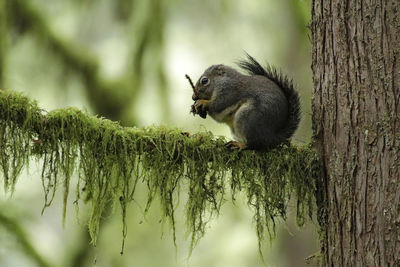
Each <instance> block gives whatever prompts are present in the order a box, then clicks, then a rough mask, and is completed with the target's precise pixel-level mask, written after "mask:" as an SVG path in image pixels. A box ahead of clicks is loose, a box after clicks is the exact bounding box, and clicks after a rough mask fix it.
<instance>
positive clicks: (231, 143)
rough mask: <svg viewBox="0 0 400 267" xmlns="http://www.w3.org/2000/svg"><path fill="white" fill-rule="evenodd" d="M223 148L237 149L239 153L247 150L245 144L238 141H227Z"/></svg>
mask: <svg viewBox="0 0 400 267" xmlns="http://www.w3.org/2000/svg"><path fill="white" fill-rule="evenodd" d="M225 146H226V147H228V148H230V149H239V151H242V150H246V149H248V147H247V146H246V144H244V143H242V142H238V141H229V142H228V143H226V144H225Z"/></svg>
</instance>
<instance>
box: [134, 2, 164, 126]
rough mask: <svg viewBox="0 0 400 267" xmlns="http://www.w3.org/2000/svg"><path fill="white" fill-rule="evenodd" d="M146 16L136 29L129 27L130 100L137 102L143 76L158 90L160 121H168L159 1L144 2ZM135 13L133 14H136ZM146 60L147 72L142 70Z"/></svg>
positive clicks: (162, 25)
mask: <svg viewBox="0 0 400 267" xmlns="http://www.w3.org/2000/svg"><path fill="white" fill-rule="evenodd" d="M147 3H148V4H147V6H145V7H144V8H145V9H146V11H145V12H146V16H145V17H144V18H143V20H144V21H143V22H142V23H140V24H139V27H140V29H137V30H134V29H135V27H138V25H136V24H135V25H132V28H129V29H128V30H130V34H131V36H132V43H133V44H134V49H133V50H132V52H131V54H132V61H131V62H132V66H131V71H130V77H131V81H132V85H133V88H135V90H134V91H135V96H134V99H137V98H138V97H137V96H138V94H139V93H140V90H142V89H143V81H144V78H145V77H149V76H150V77H152V79H151V80H152V81H156V84H155V85H156V86H157V89H158V90H157V91H158V99H159V100H160V101H158V103H160V105H161V109H162V114H163V119H164V120H167V119H168V114H169V108H168V87H167V79H166V74H165V67H164V28H165V8H164V6H163V3H162V1H161V0H150V1H148V2H147ZM138 12H139V11H136V13H138ZM146 56H147V57H148V62H149V63H148V65H150V67H148V68H146V69H147V70H148V72H147V73H146V72H145V71H143V69H144V67H145V65H146Z"/></svg>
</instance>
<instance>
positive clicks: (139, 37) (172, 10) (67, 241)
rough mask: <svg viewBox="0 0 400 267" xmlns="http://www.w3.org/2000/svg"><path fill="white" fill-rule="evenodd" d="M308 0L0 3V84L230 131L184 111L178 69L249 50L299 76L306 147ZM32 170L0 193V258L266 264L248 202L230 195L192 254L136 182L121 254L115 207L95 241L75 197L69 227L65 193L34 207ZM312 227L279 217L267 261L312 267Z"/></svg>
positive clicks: (191, 69) (26, 262)
mask: <svg viewBox="0 0 400 267" xmlns="http://www.w3.org/2000/svg"><path fill="white" fill-rule="evenodd" d="M310 2H311V0H281V1H274V0H264V1H245V0H205V1H195V0H187V1H183V0H169V1H166V0H164V1H162V0H148V1H138V0H97V1H94V0H52V1H45V0H0V38H1V39H0V88H2V89H4V88H6V89H9V90H15V91H21V92H24V93H25V94H26V95H28V96H29V97H31V98H32V99H36V100H37V101H38V102H39V105H40V106H41V107H43V108H44V109H46V110H51V109H55V108H62V107H67V106H75V107H78V108H81V109H85V110H87V111H88V112H89V113H91V114H99V115H100V116H104V117H107V118H110V119H112V120H118V121H120V122H121V123H122V124H123V125H126V126H139V127H140V126H147V125H153V124H154V125H169V126H174V127H180V128H182V129H184V130H185V131H189V132H191V133H192V132H197V131H204V130H209V131H212V132H213V133H214V134H215V135H224V136H227V137H228V138H229V137H230V133H229V129H228V127H227V126H225V125H220V124H217V123H216V122H214V121H212V120H211V119H210V118H207V119H206V120H203V119H201V118H199V116H196V117H193V116H192V115H190V114H189V110H190V105H191V104H192V100H191V94H192V91H191V88H190V86H189V83H188V82H187V80H186V79H185V78H184V75H185V73H187V74H189V75H190V76H191V77H192V78H193V79H194V80H197V79H198V77H199V76H200V75H201V73H202V72H203V71H204V69H206V68H207V67H208V66H209V65H212V64H218V63H223V64H227V65H231V66H234V62H237V61H238V60H239V59H241V58H244V56H245V53H244V51H246V52H248V53H249V54H251V55H252V56H254V57H255V58H256V59H258V60H259V61H260V62H268V63H270V64H272V65H275V66H277V67H279V68H281V69H282V70H283V71H284V72H285V73H288V74H289V75H290V76H291V77H293V79H294V80H295V84H297V88H298V89H299V92H300V96H301V101H302V109H303V116H302V123H301V125H300V128H299V130H298V131H297V133H296V135H295V137H294V138H293V141H294V142H296V143H300V144H304V143H307V142H308V141H309V140H310V136H311V122H310V121H311V115H310V109H311V108H310V107H311V88H312V77H311V69H310V65H311V53H310V41H309V34H310V33H309V30H308V27H307V24H308V22H309V20H310V12H311V7H310V5H311V3H310ZM37 166H38V165H37V164H36V163H35V162H32V164H31V166H30V168H29V170H27V172H25V173H24V174H23V175H22V176H21V178H20V180H19V182H18V184H17V187H16V191H15V192H14V193H13V194H11V193H10V192H4V191H2V192H1V193H0V266H18V267H23V266H60V267H61V266H137V267H148V266H149V267H152V266H165V267H168V266H176V267H180V266H192V267H200V266H209V267H213V266H217V267H219V266H221V267H224V266H229V267H236V266H237V267H241V266H264V265H263V263H262V260H261V258H260V257H259V254H258V248H257V238H256V233H255V230H254V225H253V222H252V212H251V210H250V209H249V208H248V207H247V205H246V203H245V200H244V199H240V198H239V199H238V200H237V201H236V202H235V204H232V203H231V201H230V198H229V197H228V196H227V201H226V203H225V205H224V207H223V209H222V213H221V215H220V216H219V217H218V218H214V219H213V220H212V221H211V222H210V223H209V229H208V232H207V233H206V235H205V236H204V238H203V239H202V240H200V243H199V245H198V246H197V247H196V248H195V250H194V251H193V254H192V255H191V256H190V257H188V253H189V251H188V248H189V241H188V240H186V236H187V233H186V227H185V218H184V217H183V216H177V218H178V222H177V228H178V233H177V238H178V242H177V248H175V247H174V245H173V241H172V237H171V230H170V228H169V227H168V226H167V225H165V226H162V225H160V223H159V220H160V216H161V215H160V212H159V209H157V207H156V205H155V206H154V207H152V209H151V210H150V212H149V213H148V214H147V215H146V216H145V217H144V216H143V203H144V202H145V201H144V200H145V197H146V190H145V187H144V186H142V189H143V190H137V192H139V191H140V192H139V193H138V195H137V197H136V199H137V203H135V204H134V205H131V206H130V207H129V210H128V227H129V228H128V236H127V239H126V244H125V253H124V255H123V256H121V255H120V250H121V240H122V235H121V227H122V223H121V211H120V209H119V207H115V208H114V207H112V206H111V205H110V208H109V209H108V214H105V215H104V219H103V222H102V226H101V230H100V236H99V240H98V243H97V246H96V247H94V246H92V245H91V244H90V239H89V237H88V234H87V228H86V223H87V207H85V205H84V204H82V203H81V204H80V205H79V206H76V205H74V204H73V197H71V200H70V203H68V205H69V206H68V215H67V220H66V224H65V227H64V228H63V227H62V208H61V205H62V196H61V194H59V195H58V196H56V200H55V203H53V205H52V206H51V207H50V208H48V209H47V210H46V211H45V212H44V214H43V215H41V210H42V205H43V192H42V190H43V189H42V185H41V182H40V178H39V176H40V173H39V172H40V170H39V168H37ZM75 180H76V179H75ZM183 195H185V194H182V196H183ZM183 206H184V197H182V198H181V207H183ZM294 212H295V211H294V210H293V211H292V213H294ZM178 214H179V211H178ZM181 214H183V213H182V212H181ZM314 224H315V223H313V222H308V224H307V225H306V226H305V227H304V228H302V229H298V227H297V226H296V225H295V222H294V216H292V215H290V216H289V219H288V221H287V222H281V223H280V224H279V227H278V229H277V236H276V239H275V240H274V241H273V242H271V243H269V242H268V241H266V243H265V244H264V246H263V253H264V258H265V263H266V265H267V266H276V267H280V266H282V267H283V266H285V267H286V266H293V267H301V266H316V264H317V262H316V260H315V257H311V258H313V259H311V260H310V261H309V262H308V263H309V264H307V262H306V260H305V258H307V257H308V256H310V255H314V254H315V253H316V252H317V251H318V237H317V234H316V226H315V225H314Z"/></svg>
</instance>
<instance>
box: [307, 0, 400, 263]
mask: <svg viewBox="0 0 400 267" xmlns="http://www.w3.org/2000/svg"><path fill="white" fill-rule="evenodd" d="M312 16H313V18H312V24H311V28H312V43H313V62H312V68H313V74H314V99H313V114H314V117H313V130H314V134H315V137H316V139H317V144H318V148H319V149H320V152H321V155H322V157H323V163H324V169H325V174H326V175H325V178H324V179H325V180H324V186H323V187H324V188H323V189H324V194H325V198H326V199H325V201H324V203H325V207H324V208H325V213H324V216H323V217H322V220H321V226H322V254H323V258H324V266H400V152H399V151H400V116H399V114H400V104H399V102H400V92H399V90H400V89H399V87H400V1H399V0H382V1H370V0H367V1H365V0H354V1H347V0H314V1H313V6H312Z"/></svg>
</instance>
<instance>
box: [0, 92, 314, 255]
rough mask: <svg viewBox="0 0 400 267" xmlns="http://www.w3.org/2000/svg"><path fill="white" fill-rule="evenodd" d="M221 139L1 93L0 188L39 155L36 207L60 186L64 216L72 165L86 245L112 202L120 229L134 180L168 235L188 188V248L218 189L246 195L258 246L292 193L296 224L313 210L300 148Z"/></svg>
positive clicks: (310, 166) (308, 161) (307, 155)
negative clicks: (123, 122) (45, 106)
mask: <svg viewBox="0 0 400 267" xmlns="http://www.w3.org/2000/svg"><path fill="white" fill-rule="evenodd" d="M225 143H226V140H225V139H224V138H222V137H215V136H213V135H212V134H211V133H209V132H205V133H198V134H193V135H191V136H187V135H185V134H182V131H181V130H179V129H175V128H166V127H161V126H160V127H155V126H153V127H147V128H127V127H121V126H120V125H119V124H118V123H116V122H112V121H109V120H107V119H104V118H99V117H95V116H90V115H88V114H86V113H85V112H82V111H80V110H77V109H74V108H67V109H58V110H54V111H51V112H49V113H47V112H45V111H44V110H41V109H40V108H38V106H37V104H36V102H34V101H31V100H29V99H28V98H27V97H25V96H23V95H21V94H18V93H14V92H7V91H2V92H0V160H1V162H0V165H1V173H2V176H3V180H4V187H5V189H6V190H11V191H13V190H14V188H15V184H16V182H17V177H18V176H19V174H20V172H21V169H22V168H23V167H24V166H26V165H27V164H28V162H29V159H31V158H37V159H41V162H43V166H42V177H41V179H42V184H43V189H44V195H45V204H44V208H46V207H48V206H49V205H51V202H52V200H53V198H54V195H55V193H56V189H59V188H60V187H62V192H63V194H64V216H65V208H66V203H67V200H68V195H69V192H70V185H69V184H70V179H71V175H72V174H73V173H74V172H76V173H77V174H79V182H78V186H77V190H76V193H75V194H76V197H77V199H84V200H85V201H87V202H88V203H90V205H91V207H92V209H91V213H90V219H89V232H90V235H91V237H92V240H93V242H94V243H96V238H97V234H98V231H99V222H100V219H101V215H102V212H103V210H104V208H105V206H106V205H107V204H109V203H119V204H120V206H121V209H122V215H123V216H122V217H123V236H124V237H125V236H126V227H127V226H126V223H125V218H126V209H127V205H128V204H129V203H130V202H131V201H132V200H133V199H134V193H135V188H136V184H137V183H138V182H142V183H144V184H146V185H147V188H148V198H147V205H146V209H145V211H146V212H147V210H148V209H149V207H150V206H151V204H152V203H153V201H154V200H155V199H159V201H160V203H161V207H162V213H163V220H165V221H168V222H169V223H170V225H171V227H172V229H173V233H174V241H175V217H174V211H175V209H176V206H177V203H178V199H179V194H180V192H179V191H180V187H181V186H182V185H184V186H185V187H187V188H188V190H187V194H188V199H187V203H186V206H185V212H186V222H187V227H188V230H189V231H190V233H191V249H193V247H194V246H195V245H196V243H197V241H198V240H199V239H200V238H201V237H202V236H203V235H204V233H205V226H206V224H207V222H208V221H209V219H210V218H211V217H213V216H214V215H218V213H219V211H220V208H221V205H222V204H223V201H224V197H226V192H225V191H228V192H230V193H231V195H232V199H233V200H234V199H235V195H236V194H237V192H238V191H243V192H245V194H246V196H247V201H248V204H249V206H250V207H251V208H252V210H253V211H254V222H255V226H256V231H257V236H258V239H259V247H261V244H262V241H263V239H264V236H265V234H266V233H268V234H269V236H270V237H272V236H273V235H274V232H275V222H276V220H277V219H278V218H281V219H283V220H285V219H286V211H287V205H288V202H289V200H290V198H291V197H292V196H294V197H295V198H296V201H297V221H298V224H299V225H302V224H303V223H304V220H305V218H306V217H307V216H308V217H311V216H312V211H313V202H314V195H315V190H316V186H315V185H316V183H317V179H319V176H320V165H319V161H318V158H317V156H316V154H315V152H314V151H313V150H312V149H311V148H310V147H309V146H305V147H296V146H293V145H291V146H282V147H279V148H276V149H273V150H270V151H267V152H255V151H242V152H238V151H232V150H230V149H228V148H226V147H225ZM181 193H182V192H181Z"/></svg>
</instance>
